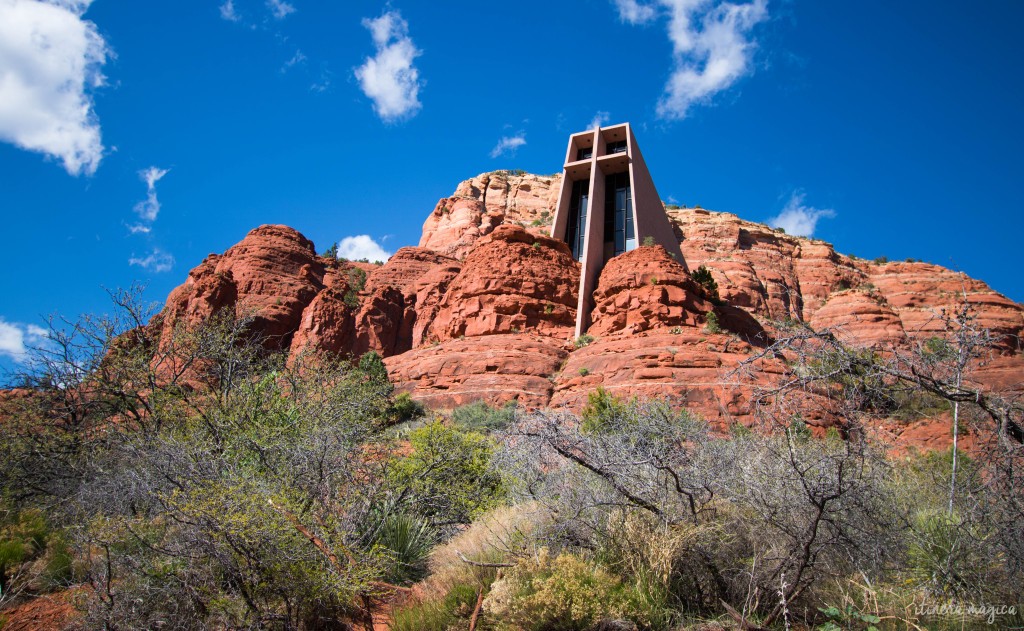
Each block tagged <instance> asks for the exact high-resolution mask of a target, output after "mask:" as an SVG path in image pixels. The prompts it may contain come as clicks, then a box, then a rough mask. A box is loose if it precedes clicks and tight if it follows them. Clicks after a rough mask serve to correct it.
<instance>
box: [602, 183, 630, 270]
mask: <svg viewBox="0 0 1024 631" xmlns="http://www.w3.org/2000/svg"><path fill="white" fill-rule="evenodd" d="M604 186H605V188H604V191H605V192H604V241H605V252H606V253H611V254H612V255H613V256H618V255H619V254H622V253H623V252H626V251H628V250H632V249H634V248H636V237H635V236H634V231H633V192H632V191H631V190H630V188H629V173H616V174H614V175H609V176H607V177H606V178H605V184H604ZM608 246H611V247H608Z"/></svg>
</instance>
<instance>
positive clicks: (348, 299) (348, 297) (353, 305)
mask: <svg viewBox="0 0 1024 631" xmlns="http://www.w3.org/2000/svg"><path fill="white" fill-rule="evenodd" d="M341 301H342V302H344V303H345V306H346V307H348V308H349V309H358V308H359V294H357V293H356V292H354V291H352V290H351V289H349V290H348V291H346V292H345V295H344V296H343V297H342V299H341Z"/></svg>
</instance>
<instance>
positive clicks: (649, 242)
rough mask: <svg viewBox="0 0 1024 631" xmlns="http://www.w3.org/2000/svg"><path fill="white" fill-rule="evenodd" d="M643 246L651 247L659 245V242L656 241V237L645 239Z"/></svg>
mask: <svg viewBox="0 0 1024 631" xmlns="http://www.w3.org/2000/svg"><path fill="white" fill-rule="evenodd" d="M643 244H644V245H645V246H648V247H650V246H652V245H657V242H656V241H655V240H654V237H644V240H643Z"/></svg>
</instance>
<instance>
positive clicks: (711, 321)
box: [704, 311, 722, 333]
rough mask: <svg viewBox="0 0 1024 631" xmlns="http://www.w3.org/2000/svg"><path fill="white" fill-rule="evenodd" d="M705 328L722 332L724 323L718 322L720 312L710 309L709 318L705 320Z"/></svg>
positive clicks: (709, 331)
mask: <svg viewBox="0 0 1024 631" xmlns="http://www.w3.org/2000/svg"><path fill="white" fill-rule="evenodd" d="M704 330H705V331H707V332H708V333H721V332H722V325H721V324H719V322H718V314H717V313H715V312H714V311H708V315H707V318H706V319H705V320H704Z"/></svg>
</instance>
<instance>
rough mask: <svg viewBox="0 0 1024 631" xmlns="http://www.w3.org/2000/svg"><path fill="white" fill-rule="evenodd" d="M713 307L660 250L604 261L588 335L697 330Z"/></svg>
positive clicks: (641, 250) (646, 249)
mask: <svg viewBox="0 0 1024 631" xmlns="http://www.w3.org/2000/svg"><path fill="white" fill-rule="evenodd" d="M713 308H714V307H713V305H712V304H711V303H710V302H708V301H707V300H706V299H705V298H704V291H703V290H702V289H701V287H700V286H699V285H697V283H695V282H694V281H693V280H692V279H691V278H690V275H689V274H688V273H687V272H686V268H684V267H683V266H682V265H680V264H679V262H678V261H674V260H672V258H671V257H669V255H668V252H666V251H665V248H663V247H661V246H647V247H641V248H637V249H636V250H633V251H632V252H626V253H625V254H622V255H620V256H616V257H615V258H613V259H612V260H610V261H608V264H607V265H606V266H605V268H604V269H603V270H602V271H601V276H600V278H599V279H598V283H597V290H596V291H595V292H594V310H593V312H592V313H591V320H592V324H591V325H590V328H589V329H588V332H589V333H590V334H591V335H598V336H600V335H607V334H609V333H615V332H618V331H627V332H630V333H639V332H640V331H646V330H648V329H653V328H656V327H666V326H669V327H671V326H697V325H698V324H701V323H703V322H704V321H705V319H706V315H705V314H707V312H709V311H711V310H712V309H713Z"/></svg>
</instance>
